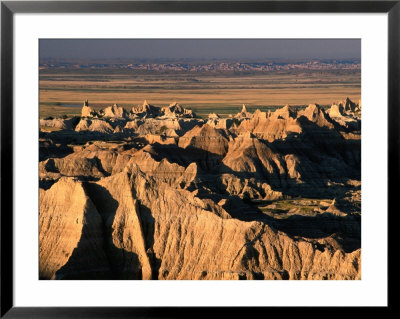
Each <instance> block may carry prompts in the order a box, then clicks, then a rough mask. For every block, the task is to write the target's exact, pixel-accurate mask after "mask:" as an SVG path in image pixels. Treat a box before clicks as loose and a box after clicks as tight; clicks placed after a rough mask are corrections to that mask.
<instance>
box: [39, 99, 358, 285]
mask: <svg viewBox="0 0 400 319" xmlns="http://www.w3.org/2000/svg"><path fill="white" fill-rule="evenodd" d="M40 124H41V128H42V129H41V131H40V141H39V148H40V162H39V186H40V207H39V230H40V234H39V242H40V247H39V254H40V255H39V263H40V274H39V276H40V278H41V279H361V241H360V240H361V169H360V167H361V133H360V130H361V105H360V103H359V104H356V103H353V102H352V101H350V100H349V99H347V100H346V101H343V102H336V103H334V104H333V105H332V106H331V107H330V108H323V107H321V106H319V105H317V104H310V105H309V106H307V107H305V108H299V107H292V106H288V105H287V106H284V107H283V108H279V109H277V110H276V111H273V112H271V111H267V112H262V111H260V110H257V111H255V112H254V113H250V112H248V111H247V109H246V107H245V106H243V108H242V110H241V112H239V113H238V114H237V115H236V116H234V117H232V118H221V117H220V116H218V115H216V114H211V115H210V116H209V117H208V118H207V119H201V118H197V117H196V115H195V114H194V113H193V112H191V111H190V110H188V109H185V108H184V107H182V106H180V105H179V104H177V103H172V104H171V105H169V106H166V107H157V106H153V105H150V104H148V103H147V102H146V101H145V102H144V104H143V105H141V106H137V107H132V109H131V110H129V111H127V110H125V109H124V108H122V107H119V106H118V105H114V106H110V107H107V108H105V109H104V110H100V111H95V110H93V109H92V108H91V107H89V103H88V102H87V101H86V102H85V104H84V106H83V108H82V116H81V118H79V119H77V118H74V119H41V121H40ZM46 127H53V128H57V129H58V130H54V129H53V130H46Z"/></svg>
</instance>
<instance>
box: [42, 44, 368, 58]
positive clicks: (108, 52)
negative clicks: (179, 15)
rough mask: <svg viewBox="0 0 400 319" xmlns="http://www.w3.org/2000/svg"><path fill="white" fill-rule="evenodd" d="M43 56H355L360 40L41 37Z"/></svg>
mask: <svg viewBox="0 0 400 319" xmlns="http://www.w3.org/2000/svg"><path fill="white" fill-rule="evenodd" d="M39 44H40V45H39V51H40V58H54V59H75V58H78V59H85V60H90V59H116V58H120V59H133V60H141V59H149V60H152V59H166V60H179V59H192V60H196V59H243V60H245V59H249V60H254V59H274V58H279V59H314V58H319V59H352V58H357V59H360V58H361V40H360V39H332V40H331V39H305V40H302V39H293V40H291V39H282V40H280V39H254V40H249V39H236V40H232V39H229V40H224V39H213V40H210V39H190V40H186V39H184V40H179V39H143V40H142V39H41V40H40V42H39Z"/></svg>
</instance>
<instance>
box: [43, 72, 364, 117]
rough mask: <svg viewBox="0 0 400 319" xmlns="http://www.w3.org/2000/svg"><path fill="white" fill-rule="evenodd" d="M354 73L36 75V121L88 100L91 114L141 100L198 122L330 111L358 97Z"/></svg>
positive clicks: (357, 77)
mask: <svg viewBox="0 0 400 319" xmlns="http://www.w3.org/2000/svg"><path fill="white" fill-rule="evenodd" d="M360 84H361V78H360V71H357V70H342V71H338V70H324V71H312V72H311V71H293V72H268V73H254V74H211V73H182V74H179V73H178V74H165V73H160V74H154V73H152V74H136V73H134V72H127V71H125V70H122V71H121V70H90V69H88V70H84V69H83V70H82V69H78V70H62V69H61V70H57V72H55V71H54V70H52V71H49V70H41V71H40V82H39V85H40V88H39V89H40V117H45V116H62V115H69V116H71V115H79V114H80V106H81V105H82V103H83V101H84V100H86V99H88V100H89V103H90V105H91V106H92V107H94V108H95V109H99V108H103V107H106V106H108V105H112V104H114V103H117V104H118V105H120V106H124V107H125V108H126V109H130V108H131V107H132V106H136V105H140V104H142V103H143V101H144V100H147V101H148V102H149V103H150V104H153V105H157V106H164V105H169V104H170V103H171V102H174V101H177V102H178V103H180V104H181V105H183V106H185V107H188V108H191V109H193V110H194V111H195V112H196V113H198V114H199V115H200V116H206V115H207V114H208V113H210V112H216V113H219V114H220V115H222V116H224V115H225V116H226V115H227V114H230V113H237V112H239V111H240V109H241V106H242V104H246V105H247V106H249V109H250V110H253V109H256V108H260V109H266V108H271V107H276V106H281V105H284V104H291V105H299V106H300V105H307V104H310V103H318V104H321V105H330V104H331V103H332V102H334V101H338V100H343V99H345V98H346V97H349V98H351V99H353V100H355V101H358V100H359V99H360V97H361V85H360Z"/></svg>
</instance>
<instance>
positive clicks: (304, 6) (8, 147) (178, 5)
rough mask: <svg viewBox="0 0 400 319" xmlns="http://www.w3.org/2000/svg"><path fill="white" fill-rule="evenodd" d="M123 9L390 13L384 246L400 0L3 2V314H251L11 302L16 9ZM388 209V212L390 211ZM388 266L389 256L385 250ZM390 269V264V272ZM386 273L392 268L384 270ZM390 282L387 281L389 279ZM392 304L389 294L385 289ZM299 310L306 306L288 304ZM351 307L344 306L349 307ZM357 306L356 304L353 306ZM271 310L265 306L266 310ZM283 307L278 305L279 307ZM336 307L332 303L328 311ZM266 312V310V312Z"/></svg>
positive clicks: (393, 179) (394, 137)
mask: <svg viewBox="0 0 400 319" xmlns="http://www.w3.org/2000/svg"><path fill="white" fill-rule="evenodd" d="M106 12H107V13H126V12H136V13H138V12H165V13H166V12H170V13H178V12H183V13H190V12H204V13H213V12H246V13H256V12H269V13H273V12H280V13H306V12H307V13H308V12H309V13H387V14H388V37H389V39H388V45H389V47H388V66H389V69H388V108H389V109H388V113H389V116H388V129H389V132H388V150H389V151H388V172H387V174H388V208H389V210H388V218H389V222H388V234H389V237H388V247H389V251H390V247H392V245H391V244H390V243H391V241H390V240H389V239H390V236H391V235H392V234H393V231H391V230H390V227H394V223H393V221H392V220H393V218H392V216H391V214H392V215H393V213H396V206H395V198H396V197H397V196H398V195H397V194H396V193H397V192H396V184H398V182H399V176H400V174H399V153H400V148H399V144H400V134H399V132H400V125H399V124H398V121H399V120H400V116H399V115H400V112H399V110H400V32H399V31H400V0H396V1H366V0H361V1H1V113H0V114H1V115H0V116H1V176H0V177H1V178H0V179H1V281H0V285H1V313H0V315H1V317H3V316H5V317H6V318H70V317H75V318H106V317H107V318H108V317H113V318H177V317H185V318H187V317H189V318H190V317H192V316H194V315H196V316H198V315H207V316H208V315H216V316H226V315H227V310H230V311H233V312H234V314H236V315H244V316H246V317H247V316H249V315H250V312H251V311H254V310H261V311H264V310H263V308H261V309H259V308H258V307H256V308H254V307H252V308H247V307H244V308H243V307H241V308H235V309H234V310H232V309H226V308H223V307H221V308H209V307H204V308H192V307H167V308H165V307H162V308H161V307H152V308H146V307H123V308H105V307H104V308H103V307H87V308H79V307H64V308H50V307H33V308H24V307H15V306H14V303H13V293H14V291H13V200H15V199H14V198H13V169H14V167H13V54H14V52H13V17H14V14H15V13H106ZM390 213H391V214H390ZM388 258H389V260H388V265H390V261H391V258H390V255H389V254H388ZM389 270H390V268H389V269H388V271H389ZM388 274H389V275H390V273H389V272H388ZM388 287H390V280H389V281H388ZM388 296H389V298H388V307H382V308H379V310H385V311H387V310H389V309H391V306H392V304H393V303H392V302H391V299H392V297H393V295H391V294H390V289H389V294H388ZM285 310H289V311H292V312H295V313H296V314H297V315H301V314H302V313H303V314H305V313H306V312H307V313H308V312H309V311H310V309H308V308H306V307H304V308H297V307H291V308H286V309H285ZM350 310H351V309H349V308H347V309H346V311H347V312H349V311H350ZM353 310H356V311H358V309H353ZM268 311H269V310H268ZM279 311H281V310H279ZM337 311H340V309H339V307H337V308H332V309H331V310H330V312H331V313H333V314H334V313H335V312H337ZM264 314H265V313H264Z"/></svg>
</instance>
